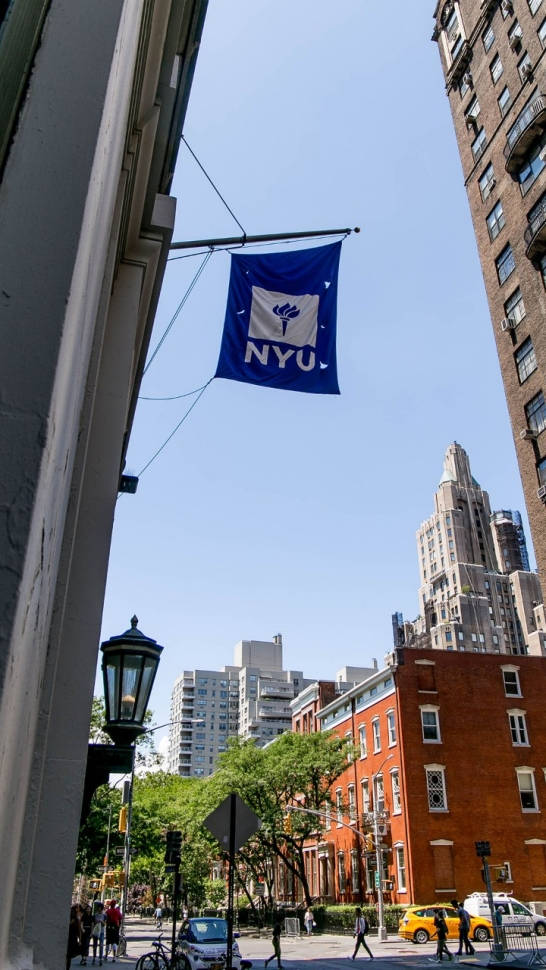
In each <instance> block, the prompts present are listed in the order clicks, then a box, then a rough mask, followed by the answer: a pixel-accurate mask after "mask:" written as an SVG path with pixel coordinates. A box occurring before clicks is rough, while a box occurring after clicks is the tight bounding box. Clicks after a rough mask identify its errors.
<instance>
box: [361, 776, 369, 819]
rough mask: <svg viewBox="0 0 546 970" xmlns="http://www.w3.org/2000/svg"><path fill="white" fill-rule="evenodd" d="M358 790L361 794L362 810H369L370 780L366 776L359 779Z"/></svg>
mask: <svg viewBox="0 0 546 970" xmlns="http://www.w3.org/2000/svg"><path fill="white" fill-rule="evenodd" d="M360 791H361V794H362V811H363V812H369V811H370V805H371V801H370V782H369V779H368V778H362V779H361V780H360Z"/></svg>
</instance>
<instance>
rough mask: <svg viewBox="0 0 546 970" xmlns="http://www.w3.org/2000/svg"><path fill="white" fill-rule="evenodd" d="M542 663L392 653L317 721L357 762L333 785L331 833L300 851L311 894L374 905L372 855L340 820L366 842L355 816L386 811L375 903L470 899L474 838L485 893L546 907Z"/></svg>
mask: <svg viewBox="0 0 546 970" xmlns="http://www.w3.org/2000/svg"><path fill="white" fill-rule="evenodd" d="M545 665H546V660H545V659H544V658H542V657H531V656H517V657H513V656H508V655H499V654H492V653H462V652H458V651H447V650H435V649H429V650H419V649H414V648H399V649H397V650H395V651H394V652H393V653H392V654H391V655H390V657H389V661H388V663H387V665H386V667H385V668H383V669H382V670H378V671H376V672H374V673H373V674H372V675H371V676H370V677H369V678H368V679H366V680H365V681H363V682H362V683H360V684H358V685H357V686H356V687H354V688H353V689H351V690H349V691H348V692H347V693H345V694H343V695H342V696H340V697H336V698H335V699H334V700H333V701H332V702H330V704H328V705H327V706H326V707H324V708H323V709H322V710H321V711H318V712H316V713H315V718H316V721H317V722H318V724H320V729H323V730H325V729H330V730H333V731H334V732H336V733H337V734H339V735H340V736H341V737H346V736H348V737H351V738H352V740H353V742H354V743H355V745H356V746H357V750H358V756H357V757H356V758H355V759H354V760H353V761H352V763H351V764H350V765H349V767H348V768H347V769H346V771H345V772H344V774H343V775H342V776H341V777H340V778H339V779H337V781H336V782H335V783H334V785H333V786H332V803H333V808H332V810H331V815H332V818H331V821H330V823H329V824H328V825H327V827H326V829H325V831H323V832H322V834H321V835H320V836H317V839H316V841H315V842H313V841H311V840H310V842H309V844H308V846H307V848H306V857H307V874H308V878H309V884H310V889H311V893H312V895H313V896H314V897H315V898H317V899H319V898H320V899H321V900H329V901H337V902H350V903H357V902H361V901H364V902H366V901H370V902H373V901H374V900H375V899H376V896H377V893H376V890H375V867H376V856H375V851H370V847H369V846H368V850H367V851H366V848H367V847H366V844H365V842H364V841H363V839H362V838H359V837H358V836H357V835H356V834H353V833H352V832H351V831H350V830H349V829H348V828H346V827H344V826H342V825H341V824H339V823H341V822H345V823H347V824H352V825H354V827H355V828H356V829H357V830H358V831H359V832H360V833H361V835H363V836H365V835H366V833H367V832H370V826H369V825H366V824H365V823H363V816H365V815H366V813H369V812H370V811H374V810H376V811H383V810H385V812H386V813H388V819H387V820H386V821H385V823H384V824H383V825H382V826H380V829H381V831H382V832H383V833H384V834H383V835H382V843H383V846H384V849H383V850H382V853H381V854H382V859H383V872H382V885H383V887H384V892H383V896H384V900H385V901H386V902H396V903H402V904H404V903H410V902H416V901H417V902H427V901H429V900H440V901H441V900H449V899H451V898H452V896H455V895H456V896H459V897H461V898H462V897H464V895H465V894H467V893H470V892H474V891H476V890H480V889H482V888H483V884H482V881H481V875H480V867H481V863H480V860H479V859H478V857H477V856H476V852H475V846H474V843H475V841H476V840H480V839H486V840H489V841H490V843H491V849H492V857H491V859H490V863H491V866H492V877H493V886H494V887H495V888H496V889H498V890H503V891H511V892H513V893H514V895H516V896H517V897H518V898H520V899H524V900H536V901H543V900H546V854H545V853H546V824H545V823H544V815H543V813H544V812H545V811H546V749H545V747H544V738H545V737H546V712H545V710H544V675H545V671H546V666H545ZM306 713H307V711H306V705H305V704H303V705H302V706H301V707H300V708H299V709H296V710H295V712H294V727H295V729H298V727H299V728H300V729H302V727H303V718H304V716H305V714H306ZM307 724H308V725H309V721H307ZM338 820H339V821H338ZM503 876H506V877H507V878H506V879H504V878H503ZM500 879H502V881H499V880H500ZM391 887H392V888H391Z"/></svg>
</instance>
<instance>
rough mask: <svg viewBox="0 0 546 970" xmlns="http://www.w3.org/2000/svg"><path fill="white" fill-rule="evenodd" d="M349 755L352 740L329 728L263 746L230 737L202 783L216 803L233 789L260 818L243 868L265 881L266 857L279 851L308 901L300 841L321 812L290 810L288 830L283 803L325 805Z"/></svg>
mask: <svg viewBox="0 0 546 970" xmlns="http://www.w3.org/2000/svg"><path fill="white" fill-rule="evenodd" d="M353 754H354V747H353V745H352V744H350V743H349V742H347V741H346V740H345V739H343V738H339V737H338V736H337V735H334V734H331V733H329V732H317V733H314V734H292V733H288V732H287V733H286V734H282V735H280V736H279V737H278V738H277V739H276V741H275V743H274V744H270V745H268V746H267V747H265V748H257V747H256V745H255V743H254V742H253V741H242V740H240V739H233V740H232V741H231V742H230V744H229V747H228V750H227V751H226V752H225V754H223V755H221V757H220V762H219V767H218V769H217V771H216V772H215V774H214V775H212V776H211V778H210V779H208V780H207V783H206V784H207V787H208V794H209V797H210V799H211V802H215V804H219V803H220V802H221V801H222V799H223V798H224V797H226V795H227V794H228V793H229V792H236V793H237V794H238V795H240V797H241V798H242V799H243V801H244V802H246V804H247V805H248V806H249V807H250V808H251V809H252V810H253V811H254V812H255V813H256V815H257V816H258V818H260V819H261V821H262V827H261V828H260V829H259V831H258V832H257V834H256V835H255V836H254V837H253V839H252V840H250V841H249V842H247V844H246V845H245V847H244V850H243V855H242V856H241V854H240V858H242V859H243V860H244V862H245V865H246V867H247V868H248V869H249V870H250V871H251V872H253V873H255V874H260V875H261V877H262V878H263V879H264V880H265V881H266V884H267V879H268V872H267V861H268V859H270V858H271V857H272V856H277V857H278V858H279V859H281V860H282V861H283V862H284V864H285V865H286V867H287V868H288V869H289V870H290V871H291V872H292V873H293V875H294V876H295V877H296V878H297V879H299V880H300V882H301V884H302V889H303V894H304V897H305V901H306V904H307V905H310V904H311V895H310V892H309V885H308V882H307V876H306V873H305V864H304V854H303V846H304V843H305V840H306V839H307V838H309V837H310V836H311V835H313V834H314V833H316V832H319V831H322V829H323V823H322V820H321V818H320V817H317V816H313V815H306V814H304V813H298V812H294V813H291V814H290V826H289V829H290V830H289V831H286V830H285V829H286V828H287V826H286V823H285V818H286V810H285V806H287V805H295V804H298V803H299V804H300V805H302V806H303V807H305V808H308V809H312V810H314V811H324V810H325V809H328V808H329V807H330V803H331V799H330V787H331V785H332V783H333V782H334V781H335V780H336V778H338V777H339V776H340V775H341V773H342V772H343V771H344V770H345V768H346V767H347V764H348V759H349V757H350V756H352V755H353Z"/></svg>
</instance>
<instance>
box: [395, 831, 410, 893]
mask: <svg viewBox="0 0 546 970" xmlns="http://www.w3.org/2000/svg"><path fill="white" fill-rule="evenodd" d="M394 851H395V854H396V855H395V858H396V880H397V884H398V892H399V893H405V892H407V885H406V854H405V852H404V844H403V842H395V844H394Z"/></svg>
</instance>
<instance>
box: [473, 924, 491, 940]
mask: <svg viewBox="0 0 546 970" xmlns="http://www.w3.org/2000/svg"><path fill="white" fill-rule="evenodd" d="M474 939H475V940H476V942H477V943H487V940H488V939H489V930H488V929H487V926H477V927H476V929H475V930H474Z"/></svg>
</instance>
